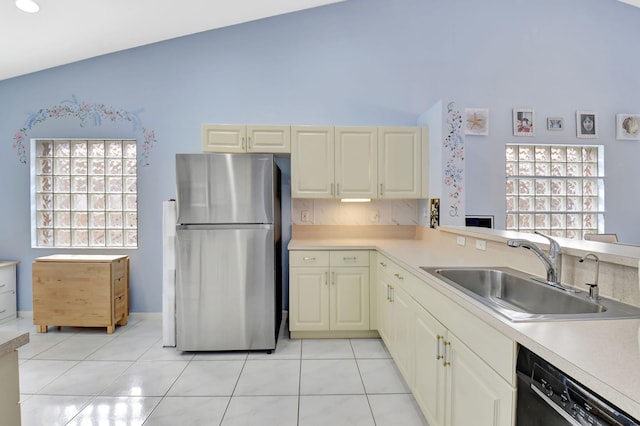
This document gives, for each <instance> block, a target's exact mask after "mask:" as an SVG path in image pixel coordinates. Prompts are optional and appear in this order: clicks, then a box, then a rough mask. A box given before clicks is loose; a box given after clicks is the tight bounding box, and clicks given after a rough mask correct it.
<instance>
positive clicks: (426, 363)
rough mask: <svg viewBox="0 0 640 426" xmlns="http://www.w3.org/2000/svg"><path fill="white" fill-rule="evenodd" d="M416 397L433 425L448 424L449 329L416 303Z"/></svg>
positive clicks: (414, 348)
mask: <svg viewBox="0 0 640 426" xmlns="http://www.w3.org/2000/svg"><path fill="white" fill-rule="evenodd" d="M413 309H414V330H413V342H414V346H413V351H414V352H413V375H414V382H413V394H414V396H415V398H416V401H417V402H418V405H420V408H421V409H422V412H423V413H424V415H425V417H426V418H427V420H428V421H429V424H431V425H434V426H435V425H443V424H444V420H445V411H444V409H445V393H444V390H445V382H444V366H443V364H442V355H443V350H444V346H443V344H444V339H445V337H446V335H447V329H446V328H445V327H444V326H443V325H442V324H440V323H439V322H438V321H437V320H436V319H435V318H434V317H433V316H431V315H430V314H429V313H428V312H427V311H426V310H425V309H424V308H423V307H422V306H420V305H419V304H418V303H416V302H413Z"/></svg>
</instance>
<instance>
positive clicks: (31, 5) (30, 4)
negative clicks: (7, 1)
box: [16, 0, 40, 13]
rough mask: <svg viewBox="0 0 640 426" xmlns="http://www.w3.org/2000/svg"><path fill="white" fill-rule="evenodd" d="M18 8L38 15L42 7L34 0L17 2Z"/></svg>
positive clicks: (17, 0) (19, 0)
mask: <svg viewBox="0 0 640 426" xmlns="http://www.w3.org/2000/svg"><path fill="white" fill-rule="evenodd" d="M16 7H17V8H18V9H20V10H21V11H23V12H27V13H38V11H40V6H38V3H36V2H35V1H33V0H16Z"/></svg>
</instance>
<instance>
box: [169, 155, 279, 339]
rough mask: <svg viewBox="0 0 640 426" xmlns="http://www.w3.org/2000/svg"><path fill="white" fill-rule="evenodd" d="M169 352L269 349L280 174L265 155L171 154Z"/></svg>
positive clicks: (275, 301) (275, 323)
mask: <svg viewBox="0 0 640 426" xmlns="http://www.w3.org/2000/svg"><path fill="white" fill-rule="evenodd" d="M176 177H177V199H176V208H177V225H176V347H177V348H178V349H180V350H183V351H230V350H266V351H271V350H273V349H275V346H276V340H277V335H278V329H279V327H280V321H281V317H282V308H281V307H282V301H281V297H282V296H281V294H282V293H281V291H282V290H281V253H280V251H281V250H280V245H281V242H280V191H279V189H280V179H279V177H280V175H279V170H278V167H277V165H276V164H275V161H274V158H273V155H270V154H177V155H176Z"/></svg>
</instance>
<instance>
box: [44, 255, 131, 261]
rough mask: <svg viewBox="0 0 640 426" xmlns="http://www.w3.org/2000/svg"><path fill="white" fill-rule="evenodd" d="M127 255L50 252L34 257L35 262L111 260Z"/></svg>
mask: <svg viewBox="0 0 640 426" xmlns="http://www.w3.org/2000/svg"><path fill="white" fill-rule="evenodd" d="M123 257H127V255H126V254H114V255H110V254H52V255H50V256H43V257H36V259H35V261H36V262H112V261H114V260H118V259H122V258H123Z"/></svg>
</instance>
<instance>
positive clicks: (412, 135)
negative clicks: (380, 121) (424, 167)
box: [378, 127, 422, 199]
mask: <svg viewBox="0 0 640 426" xmlns="http://www.w3.org/2000/svg"><path fill="white" fill-rule="evenodd" d="M421 145H422V134H421V129H420V128H419V127H379V128H378V163H379V166H378V196H379V197H380V198H409V199H410V198H420V194H421V191H420V189H421V185H420V181H421V179H422V173H421V159H422V157H421V153H422V150H421Z"/></svg>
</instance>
